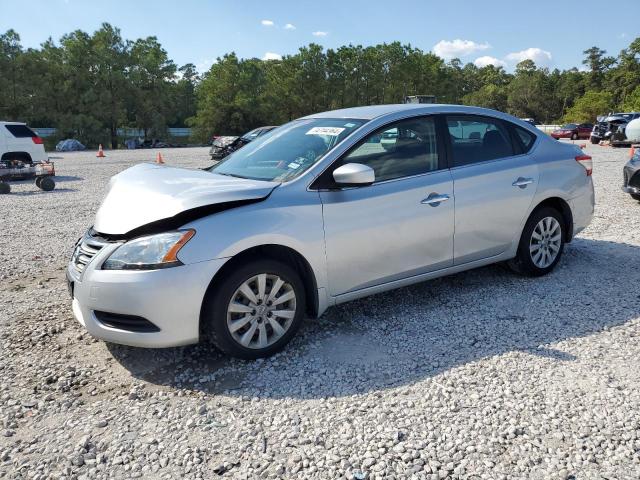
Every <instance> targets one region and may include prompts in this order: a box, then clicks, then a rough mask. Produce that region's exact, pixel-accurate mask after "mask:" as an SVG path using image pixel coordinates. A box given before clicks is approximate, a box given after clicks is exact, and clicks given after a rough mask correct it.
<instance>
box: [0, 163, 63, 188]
mask: <svg viewBox="0 0 640 480" xmlns="http://www.w3.org/2000/svg"><path fill="white" fill-rule="evenodd" d="M55 174H56V169H55V165H54V164H53V162H42V163H35V164H31V163H25V162H23V161H22V160H0V194H7V193H11V185H9V182H11V181H17V180H29V179H34V178H35V184H36V186H37V187H38V188H39V189H41V190H44V191H45V192H49V191H51V190H53V189H54V188H56V182H55V181H54V179H53V177H54V176H55Z"/></svg>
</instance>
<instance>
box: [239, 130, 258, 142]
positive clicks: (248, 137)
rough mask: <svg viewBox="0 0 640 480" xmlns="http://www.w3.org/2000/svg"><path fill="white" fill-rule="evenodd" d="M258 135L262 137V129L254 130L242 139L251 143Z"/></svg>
mask: <svg viewBox="0 0 640 480" xmlns="http://www.w3.org/2000/svg"><path fill="white" fill-rule="evenodd" d="M258 135H260V128H256V129H254V130H251V131H250V132H249V133H245V134H244V135H243V136H242V139H243V140H249V141H251V140H253V139H254V138H256V137H257V136H258Z"/></svg>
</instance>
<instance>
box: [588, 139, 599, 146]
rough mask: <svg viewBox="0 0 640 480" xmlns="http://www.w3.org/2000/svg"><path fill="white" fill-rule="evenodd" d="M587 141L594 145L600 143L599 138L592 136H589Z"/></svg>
mask: <svg viewBox="0 0 640 480" xmlns="http://www.w3.org/2000/svg"><path fill="white" fill-rule="evenodd" d="M589 141H590V142H591V143H593V144H594V145H597V144H599V143H600V139H599V138H593V137H589Z"/></svg>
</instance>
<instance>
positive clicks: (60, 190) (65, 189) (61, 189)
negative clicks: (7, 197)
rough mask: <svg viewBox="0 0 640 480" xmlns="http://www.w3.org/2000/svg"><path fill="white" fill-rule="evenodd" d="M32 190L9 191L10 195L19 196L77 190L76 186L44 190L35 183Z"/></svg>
mask: <svg viewBox="0 0 640 480" xmlns="http://www.w3.org/2000/svg"><path fill="white" fill-rule="evenodd" d="M33 188H34V190H28V191H26V192H11V195H21V196H26V197H28V196H31V195H50V194H52V193H66V192H77V191H78V189H77V188H55V189H54V190H50V191H48V192H45V191H44V190H40V189H39V188H38V187H36V186H35V185H34V186H33Z"/></svg>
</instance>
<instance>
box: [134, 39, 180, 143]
mask: <svg viewBox="0 0 640 480" xmlns="http://www.w3.org/2000/svg"><path fill="white" fill-rule="evenodd" d="M130 56H131V58H130V63H131V67H130V69H129V72H128V75H129V78H130V81H131V87H133V88H132V92H133V112H132V113H133V115H134V117H135V126H136V127H137V128H140V129H142V130H143V132H144V136H145V138H147V137H148V136H152V137H154V138H158V137H163V136H164V135H166V128H167V125H168V124H169V123H170V122H171V121H172V120H174V112H175V110H174V109H173V108H172V107H173V105H172V104H171V102H170V101H169V100H170V98H171V83H170V82H172V81H173V79H174V76H175V73H176V66H175V64H174V63H173V61H171V60H170V59H169V57H168V55H167V52H166V51H165V50H164V49H163V48H162V46H161V45H160V43H159V42H158V39H157V38H156V37H147V38H144V39H138V40H136V41H135V42H134V43H133V44H132V46H131V51H130Z"/></svg>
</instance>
